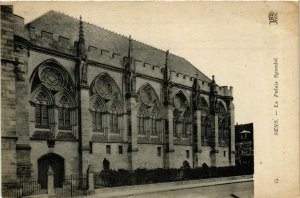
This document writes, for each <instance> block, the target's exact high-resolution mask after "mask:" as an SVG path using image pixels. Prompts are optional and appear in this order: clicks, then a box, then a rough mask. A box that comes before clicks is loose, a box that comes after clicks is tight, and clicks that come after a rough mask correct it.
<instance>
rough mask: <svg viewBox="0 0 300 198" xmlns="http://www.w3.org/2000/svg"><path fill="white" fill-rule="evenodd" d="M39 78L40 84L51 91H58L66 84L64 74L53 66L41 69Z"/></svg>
mask: <svg viewBox="0 0 300 198" xmlns="http://www.w3.org/2000/svg"><path fill="white" fill-rule="evenodd" d="M39 76H40V80H41V82H42V84H43V85H44V86H46V87H47V88H48V89H50V90H53V91H59V90H61V89H63V88H64V87H65V85H66V84H67V79H66V78H65V77H64V74H63V73H62V72H61V71H60V70H59V69H57V68H55V67H53V66H47V67H44V68H42V69H41V71H40V75H39Z"/></svg>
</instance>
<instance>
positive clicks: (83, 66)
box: [80, 61, 88, 85]
mask: <svg viewBox="0 0 300 198" xmlns="http://www.w3.org/2000/svg"><path fill="white" fill-rule="evenodd" d="M87 68H88V64H87V63H86V62H84V61H81V64H80V69H81V79H80V80H81V85H87Z"/></svg>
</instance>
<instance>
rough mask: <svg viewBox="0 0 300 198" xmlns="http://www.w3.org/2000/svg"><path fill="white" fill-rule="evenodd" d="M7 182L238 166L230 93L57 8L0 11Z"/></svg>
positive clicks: (170, 58) (181, 63) (188, 67)
mask: <svg viewBox="0 0 300 198" xmlns="http://www.w3.org/2000/svg"><path fill="white" fill-rule="evenodd" d="M1 19H2V20H1V33H2V34H1V49H2V50H1V85H2V90H1V91H2V98H1V101H2V106H1V110H2V111H1V112H2V113H1V121H2V124H1V140H2V179H3V181H13V180H15V179H16V178H28V177H34V178H43V177H44V176H45V175H46V172H47V169H48V167H49V166H51V167H52V169H53V171H54V173H55V174H56V177H64V176H66V175H71V174H78V173H84V172H85V171H86V170H87V167H88V165H92V166H93V167H94V171H96V172H100V171H101V170H102V168H103V167H102V162H103V160H104V158H106V159H107V160H109V162H110V168H111V169H115V170H117V169H130V170H134V169H138V168H147V169H154V168H179V167H180V166H181V165H182V163H183V161H185V160H186V161H188V162H189V164H190V165H191V166H192V167H198V166H202V164H204V163H206V164H207V165H208V166H217V167H219V166H233V165H234V164H235V143H234V138H235V132H234V106H233V96H232V87H230V88H228V87H227V86H219V85H217V84H216V82H215V79H214V77H212V79H210V78H208V77H207V76H205V75H204V74H203V73H202V72H201V71H199V70H197V69H196V68H195V67H194V66H193V65H192V64H191V63H189V62H188V61H187V60H185V59H184V58H181V57H178V56H176V55H173V54H171V53H169V51H167V52H164V51H162V50H159V49H156V48H154V47H152V46H149V45H146V44H143V43H141V42H138V41H136V40H133V39H131V38H130V37H129V38H128V37H125V36H122V35H119V34H117V33H113V32H111V31H108V30H105V29H103V28H100V27H96V26H94V25H91V24H89V23H86V22H83V21H82V20H81V19H80V20H78V19H75V18H72V17H69V16H66V15H64V14H61V13H58V12H55V11H50V12H48V13H46V14H44V15H42V16H41V17H39V18H37V19H35V20H34V21H32V22H30V23H28V24H24V19H23V18H22V17H20V16H16V15H14V14H13V10H12V7H9V6H1Z"/></svg>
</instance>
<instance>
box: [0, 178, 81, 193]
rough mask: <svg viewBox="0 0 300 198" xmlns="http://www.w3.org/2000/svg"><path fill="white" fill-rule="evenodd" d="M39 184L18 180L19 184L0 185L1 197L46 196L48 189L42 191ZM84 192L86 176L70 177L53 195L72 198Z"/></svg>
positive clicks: (35, 180) (28, 180) (35, 181)
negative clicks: (0, 189)
mask: <svg viewBox="0 0 300 198" xmlns="http://www.w3.org/2000/svg"><path fill="white" fill-rule="evenodd" d="M48 177H49V176H48ZM52 179H54V178H52ZM40 182H41V181H38V180H37V179H27V180H20V181H19V182H15V183H2V197H7V198H10V197H13V198H19V197H23V196H29V195H41V194H48V193H49V192H48V189H49V188H45V189H42V188H41V185H40ZM86 190H87V176H86V175H83V176H79V175H71V176H68V177H65V179H64V180H63V181H62V187H61V188H55V189H53V191H54V194H55V195H57V196H58V197H73V196H78V195H85V194H86Z"/></svg>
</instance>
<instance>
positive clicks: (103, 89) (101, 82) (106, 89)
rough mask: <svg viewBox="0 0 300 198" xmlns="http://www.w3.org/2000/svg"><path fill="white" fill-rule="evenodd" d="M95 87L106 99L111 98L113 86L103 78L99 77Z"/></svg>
mask: <svg viewBox="0 0 300 198" xmlns="http://www.w3.org/2000/svg"><path fill="white" fill-rule="evenodd" d="M95 88H96V92H97V94H99V95H100V96H101V97H102V98H104V99H106V100H111V99H112V97H113V96H114V89H113V86H112V84H111V83H110V82H109V81H107V80H106V79H105V78H99V79H98V80H97V82H96V84H95Z"/></svg>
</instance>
